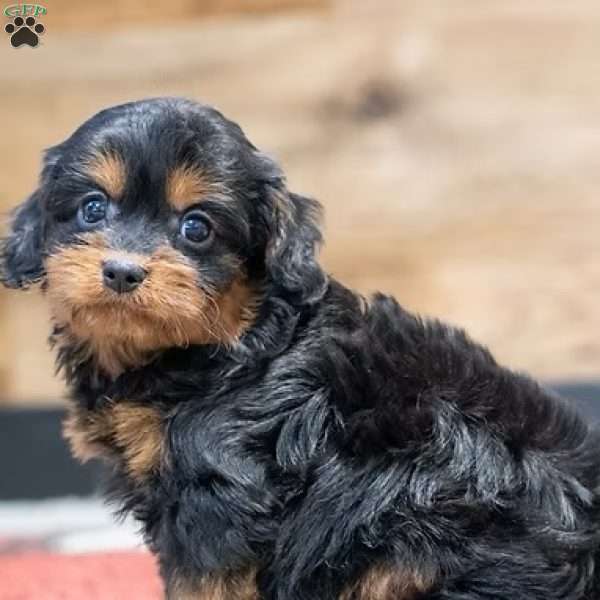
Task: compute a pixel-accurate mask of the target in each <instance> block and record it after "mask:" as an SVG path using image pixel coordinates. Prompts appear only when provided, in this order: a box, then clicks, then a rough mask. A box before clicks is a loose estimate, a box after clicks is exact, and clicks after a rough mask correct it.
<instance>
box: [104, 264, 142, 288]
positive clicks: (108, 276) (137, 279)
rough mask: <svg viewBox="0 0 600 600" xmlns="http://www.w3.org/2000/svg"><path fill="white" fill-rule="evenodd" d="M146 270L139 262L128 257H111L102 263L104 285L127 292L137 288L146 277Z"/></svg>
mask: <svg viewBox="0 0 600 600" xmlns="http://www.w3.org/2000/svg"><path fill="white" fill-rule="evenodd" d="M146 274H147V273H146V271H145V270H144V269H143V268H142V267H141V266H140V265H138V264H137V263H135V262H133V261H131V260H126V259H110V260H106V261H104V263H103V264H102V281H103V283H104V287H106V288H108V289H110V290H113V292H117V294H126V293H129V292H132V291H133V290H135V289H136V288H137V287H138V286H139V285H140V284H141V283H142V282H143V281H144V279H146Z"/></svg>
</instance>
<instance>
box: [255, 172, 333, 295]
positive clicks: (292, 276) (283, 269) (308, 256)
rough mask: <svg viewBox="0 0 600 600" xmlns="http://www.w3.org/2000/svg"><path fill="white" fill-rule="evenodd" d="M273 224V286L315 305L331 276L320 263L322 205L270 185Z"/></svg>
mask: <svg viewBox="0 0 600 600" xmlns="http://www.w3.org/2000/svg"><path fill="white" fill-rule="evenodd" d="M267 188H268V195H269V197H270V200H271V210H272V215H273V217H272V219H273V220H272V221H271V227H270V239H269V241H268V243H267V248H266V255H265V265H266V270H267V274H268V275H269V277H270V279H271V282H272V283H273V284H274V285H275V286H277V287H279V288H281V289H283V290H285V291H286V292H287V293H288V294H291V295H292V297H293V298H294V299H295V300H297V301H300V302H302V303H309V304H310V303H314V302H316V301H317V300H319V299H320V298H322V297H323V294H324V293H325V291H326V289H327V283H328V279H327V275H326V274H325V273H324V271H323V270H322V269H321V266H320V265H319V263H318V261H317V250H318V246H319V245H320V243H321V242H322V239H323V238H322V236H321V231H320V228H319V221H320V217H321V205H320V204H319V203H318V202H317V201H316V200H312V199H311V198H305V197H304V196H300V195H298V194H293V193H291V192H289V191H288V190H287V189H286V188H285V185H284V184H283V182H282V181H280V182H278V183H277V184H275V185H274V184H272V183H271V184H268V186H267Z"/></svg>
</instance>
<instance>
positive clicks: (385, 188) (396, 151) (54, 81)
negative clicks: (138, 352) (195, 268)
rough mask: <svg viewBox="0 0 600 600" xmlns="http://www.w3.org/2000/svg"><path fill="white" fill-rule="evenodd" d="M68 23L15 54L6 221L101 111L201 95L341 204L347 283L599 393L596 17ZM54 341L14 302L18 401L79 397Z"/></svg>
mask: <svg viewBox="0 0 600 600" xmlns="http://www.w3.org/2000/svg"><path fill="white" fill-rule="evenodd" d="M47 6H48V15H46V16H45V17H44V19H43V22H44V24H45V25H46V28H47V32H46V34H45V35H44V37H43V44H42V45H40V47H38V48H37V49H35V50H31V49H29V48H26V47H22V48H20V49H18V50H15V49H13V48H11V47H10V45H9V44H8V41H7V40H5V43H4V45H3V46H1V47H0V109H1V110H2V115H3V117H4V118H3V120H2V135H0V209H2V210H3V211H7V210H9V209H10V208H11V207H12V206H14V205H15V204H16V203H17V202H19V201H20V200H21V199H23V198H24V197H25V195H26V194H27V193H28V192H29V191H31V190H32V189H33V187H34V185H35V179H36V176H37V170H38V167H39V155H40V150H41V149H43V148H44V147H47V146H49V145H51V144H54V143H56V142H58V141H60V140H62V139H64V138H65V137H66V136H67V135H69V133H70V132H71V131H72V130H73V129H74V128H75V127H76V126H77V125H78V124H79V123H80V122H81V121H82V120H83V119H85V118H87V117H88V116H89V115H91V114H92V113H94V112H96V111H97V110H99V109H101V108H103V107H105V106H107V105H110V104H114V103H118V102H123V101H127V100H131V99H136V98H141V97H144V96H155V95H184V96H190V97H192V98H196V99H200V100H203V101H205V102H208V103H211V104H214V105H217V106H218V107H219V108H220V109H221V110H223V111H224V112H225V113H226V114H227V115H228V116H229V117H231V118H233V119H235V120H237V121H238V122H240V123H241V124H242V126H243V127H244V129H245V130H246V132H247V133H248V135H249V137H250V138H251V139H252V140H253V141H254V142H255V143H256V144H257V145H258V146H259V147H261V148H263V149H266V150H268V151H269V152H270V153H271V154H273V155H274V156H276V157H277V158H278V159H279V160H280V161H281V162H282V164H283V165H284V168H285V169H286V171H287V173H288V175H289V180H290V186H291V187H292V188H293V189H295V190H298V191H301V192H303V193H307V194H311V195H314V196H316V197H317V198H319V199H320V200H321V201H322V202H323V204H324V205H325V208H326V239H327V245H326V247H325V250H324V253H323V258H324V262H325V264H326V266H327V268H328V269H329V270H330V271H331V272H332V273H333V274H334V275H336V276H337V277H339V278H341V279H342V280H344V281H345V282H346V283H347V284H349V285H351V286H354V287H356V288H358V289H359V290H361V291H363V292H365V293H368V292H370V291H373V290H376V289H380V290H383V291H386V292H390V293H393V294H395V295H396V296H397V297H398V299H399V300H400V301H401V302H402V303H403V304H405V305H407V306H408V307H410V308H411V309H414V310H417V311H419V312H421V313H424V314H433V315H436V316H439V317H441V318H444V319H448V320H450V321H452V322H454V323H456V324H459V325H461V326H464V327H466V328H467V329H468V330H469V332H470V333H471V334H472V335H473V336H474V337H475V338H477V339H479V340H481V341H483V342H485V343H487V344H488V345H489V346H490V347H491V349H492V350H493V351H494V352H495V353H496V355H497V356H498V358H499V359H500V360H501V361H503V362H505V363H507V364H508V365H509V366H512V367H514V368H517V369H526V370H530V371H531V372H533V373H534V374H535V375H536V376H539V377H544V378H547V379H557V378H568V377H583V378H585V377H594V376H597V375H598V372H599V366H600V340H599V339H598V335H597V331H598V330H599V327H600V312H599V311H598V308H597V306H598V297H599V294H600V271H599V266H598V265H599V264H600V246H599V242H598V238H599V235H598V234H599V233H600V225H599V224H600V198H599V195H598V189H599V185H600V102H599V100H600V97H599V94H600V70H599V69H598V63H599V60H600V36H599V35H598V31H600V4H599V3H598V2H597V0H573V1H572V2H569V3H568V4H567V3H565V2H564V1H563V0H560V1H559V0H544V1H543V2H541V1H531V2H523V1H522V0H502V2H500V1H497V0H478V2H472V1H470V0H453V1H452V2H446V3H441V2H437V1H435V0H406V1H405V0H397V1H396V0H394V1H392V0H378V1H377V2H364V1H358V0H331V2H325V0H322V1H321V0H314V1H312V0H298V1H294V0H288V1H286V2H276V1H275V0H264V1H261V0H253V1H252V2H250V3H243V2H241V1H236V0H213V1H212V2H207V3H199V2H193V1H192V0H187V1H186V0H178V1H177V2H173V3H170V4H169V8H168V9H164V8H163V7H164V3H159V2H147V3H142V2H137V1H135V0H128V1H126V2H119V3H116V2H104V3H97V4H95V5H91V4H90V7H91V8H88V5H87V4H83V5H82V4H81V3H80V4H77V5H76V8H74V7H75V5H73V4H72V3H70V2H69V3H68V2H66V1H64V0H56V1H55V2H48V3H47ZM246 9H250V12H247V11H246ZM257 11H258V12H257ZM40 20H41V19H40ZM47 331H48V325H47V316H46V314H45V308H44V305H43V302H42V301H41V299H40V298H39V297H38V296H37V295H36V294H35V293H33V292H31V293H26V294H17V293H14V292H11V293H9V292H4V291H3V292H0V397H1V398H3V401H4V402H6V403H15V402H26V401H29V402H32V401H35V402H43V401H56V399H57V398H60V397H61V395H62V393H63V389H62V385H61V384H60V382H59V381H58V380H57V379H55V378H54V377H53V367H52V358H51V355H50V353H49V351H48V350H47V348H46V344H45V338H46V335H47Z"/></svg>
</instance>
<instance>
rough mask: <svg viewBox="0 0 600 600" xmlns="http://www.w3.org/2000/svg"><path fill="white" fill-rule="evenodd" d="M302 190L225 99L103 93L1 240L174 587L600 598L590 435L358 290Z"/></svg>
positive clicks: (120, 494) (311, 598) (81, 410)
mask: <svg viewBox="0 0 600 600" xmlns="http://www.w3.org/2000/svg"><path fill="white" fill-rule="evenodd" d="M318 214H319V208H318V204H317V203H316V202H314V201H312V200H308V199H307V198H303V197H301V196H298V195H296V194H293V193H291V192H289V191H288V189H287V188H286V185H285V181H284V177H283V174H282V172H281V170H280V169H279V167H278V166H277V165H276V164H275V163H274V162H273V161H272V160H270V159H269V158H267V157H266V156H265V155H263V154H261V153H260V152H259V151H257V149H256V148H255V147H254V146H253V145H252V144H251V143H250V142H249V141H248V140H247V139H246V138H245V137H244V134H243V133H242V131H241V130H240V128H239V127H238V126H237V125H235V124H234V123H232V122H230V121H228V120H227V119H225V118H224V117H223V116H222V115H221V114H219V113H218V112H217V111H215V110H213V109H211V108H208V107H206V106H201V105H198V104H195V103H193V102H189V101H186V100H178V99H156V100H148V101H142V102H136V103H132V104H126V105H123V106H118V107H115V108H111V109H109V110H106V111H104V112H101V113H100V114H98V115H96V116H95V117H93V118H92V119H90V120H89V121H88V122H87V123H85V124H84V125H83V126H81V127H80V128H79V129H78V130H77V131H76V132H75V133H74V134H73V135H72V136H71V137H70V138H69V139H68V140H67V141H65V142H63V143H62V144H59V145H58V146H55V147H54V148H52V149H50V150H49V151H48V152H47V153H46V157H45V161H44V167H43V171H42V175H41V180H40V185H39V188H38V189H37V191H35V192H34V193H33V195H32V196H31V197H30V198H29V199H28V200H27V201H26V202H25V203H24V204H23V205H22V206H21V207H20V208H19V209H18V210H17V212H16V214H15V216H14V221H13V225H12V232H11V233H10V234H9V237H8V238H7V239H6V240H5V244H4V247H3V278H4V282H5V284H6V285H8V286H11V287H24V286H27V285H28V284H31V283H33V282H39V283H40V284H41V289H42V290H43V293H44V294H45V296H46V298H47V300H48V302H49V304H50V308H51V311H52V315H53V321H54V324H53V334H52V338H51V339H52V342H53V344H54V346H55V347H56V350H57V353H58V364H59V366H60V367H61V368H62V370H63V372H64V374H65V376H66V378H67V381H68V383H69V385H70V386H71V389H72V396H73V398H72V404H71V415H70V417H69V419H68V422H67V423H66V435H67V437H68V439H69V441H70V443H71V445H72V448H73V451H74V453H75V454H76V455H77V456H78V457H79V458H81V459H83V460H86V459H89V458H95V457H99V458H102V459H105V460H107V461H109V462H110V463H111V464H112V465H113V467H114V474H113V479H112V483H111V489H110V493H111V496H112V497H113V498H114V499H115V500H117V501H118V502H119V503H120V506H121V507H122V509H123V510H124V511H128V512H131V513H133V515H135V517H136V518H137V519H139V521H140V523H141V524H142V527H143V531H144V534H145V537H146V540H147V542H148V545H149V546H150V548H151V549H152V550H153V551H154V552H155V553H156V554H157V556H158V558H159V561H160V565H161V569H162V574H163V577H164V580H165V587H166V594H167V597H168V598H170V599H172V600H227V599H231V600H258V599H269V600H416V599H428V600H442V599H446V600H482V599H505V600H517V599H533V600H558V599H563V600H583V599H586V600H587V599H590V600H591V599H593V598H599V597H600V501H599V495H600V489H599V483H600V471H599V467H600V437H599V435H598V433H597V432H595V431H593V430H591V429H590V428H589V427H588V426H587V425H586V423H585V422H583V421H582V420H581V419H580V418H579V416H578V415H577V414H575V413H574V412H573V411H572V410H571V409H570V408H569V407H568V406H566V405H564V404H563V403H562V402H561V401H560V400H558V399H556V398H554V397H552V396H550V395H549V394H548V393H547V392H545V391H543V390H542V389H540V387H538V385H536V384H535V383H534V382H533V381H531V380H530V379H528V378H526V377H523V376H520V375H516V374H514V373H511V372H510V371H508V370H506V369H503V368H502V367H500V366H498V365H497V364H496V362H495V361H494V359H493V358H492V357H491V356H490V354H489V353H488V352H487V351H486V350H485V349H484V348H482V347H481V346H478V345H476V344H474V343H473V342H471V341H470V340H469V338H468V337H466V336H465V334H464V333H462V332H461V331H458V330H456V329H452V328H450V327H447V326H444V325H442V324H440V323H438V322H428V321H422V320H420V319H418V318H416V317H414V316H412V315H410V314H408V313H407V312H405V311H404V310H403V309H402V308H401V307H400V306H399V305H398V304H397V303H396V302H395V301H394V300H393V299H391V298H388V297H385V296H381V295H378V296H375V297H374V298H373V299H371V300H369V301H363V300H362V299H361V298H360V297H359V296H357V295H356V294H355V293H353V292H351V291H349V290H348V289H346V288H344V287H343V286H342V285H340V284H339V283H337V282H336V281H334V280H332V279H330V278H328V277H327V275H326V274H325V273H324V272H323V271H322V270H321V268H320V266H319V264H318V262H317V259H316V257H315V247H316V245H317V244H318V243H319V242H320V239H321V236H320V233H319V229H318V225H317V220H318Z"/></svg>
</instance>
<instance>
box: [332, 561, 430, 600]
mask: <svg viewBox="0 0 600 600" xmlns="http://www.w3.org/2000/svg"><path fill="white" fill-rule="evenodd" d="M431 587H432V578H431V577H430V576H429V575H428V574H425V573H418V572H416V571H410V570H405V569H402V568H400V567H396V568H394V567H387V566H386V567H384V566H377V567H373V568H372V569H370V570H369V571H368V572H367V573H366V574H365V575H364V576H363V577H362V578H361V579H360V580H359V581H358V582H356V583H355V584H354V585H352V586H350V587H349V588H347V589H346V590H345V591H344V592H342V594H341V595H340V597H339V600H413V599H415V598H418V597H420V595H421V594H423V593H424V592H427V591H428V590H429V589H431Z"/></svg>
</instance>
